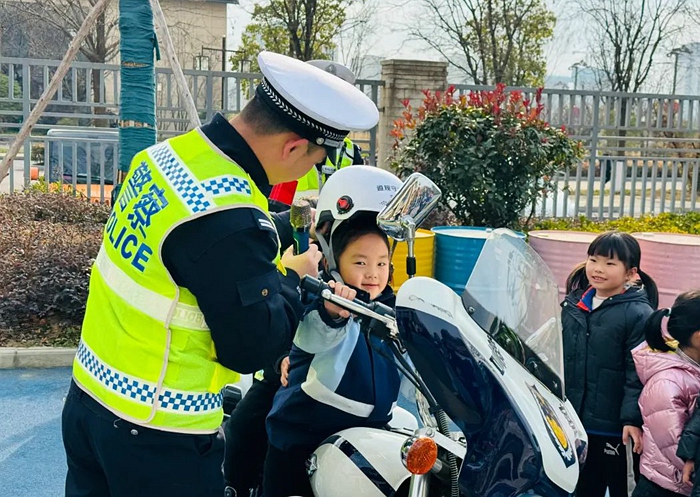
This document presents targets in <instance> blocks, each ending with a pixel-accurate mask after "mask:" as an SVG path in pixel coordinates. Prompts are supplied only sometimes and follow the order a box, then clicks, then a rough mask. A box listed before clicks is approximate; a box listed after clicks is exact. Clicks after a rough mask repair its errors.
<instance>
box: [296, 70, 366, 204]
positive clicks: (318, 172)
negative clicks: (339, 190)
mask: <svg viewBox="0 0 700 497" xmlns="http://www.w3.org/2000/svg"><path fill="white" fill-rule="evenodd" d="M308 64H311V65H313V66H315V67H318V68H319V69H323V70H324V71H326V72H328V73H330V74H334V75H335V76H338V77H339V78H340V79H342V80H343V81H347V82H348V83H350V84H351V85H354V84H355V74H354V73H353V72H352V71H351V70H350V69H349V68H347V67H345V66H344V65H342V64H338V63H337V62H333V61H330V60H310V61H308ZM336 112H339V113H342V112H345V109H343V108H342V107H337V108H336ZM364 163H365V161H364V159H363V158H362V149H361V148H360V147H359V146H358V145H356V144H355V143H354V142H353V141H352V140H351V139H350V138H347V137H346V138H345V140H344V141H343V144H342V146H341V147H340V148H339V149H337V150H334V151H332V153H329V154H328V157H327V158H326V160H325V161H323V162H320V163H319V164H316V167H315V168H313V169H311V170H310V171H309V172H308V173H306V174H305V175H304V176H303V177H301V178H300V179H299V182H298V183H297V189H296V193H295V194H294V197H295V198H301V197H310V196H315V197H318V194H319V192H320V191H321V188H322V187H323V184H324V183H325V182H326V180H327V179H328V177H329V176H330V175H331V174H333V173H334V172H335V171H337V170H338V169H340V168H342V167H347V166H352V165H358V164H359V165H361V164H364Z"/></svg>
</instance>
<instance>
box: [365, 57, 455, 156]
mask: <svg viewBox="0 0 700 497" xmlns="http://www.w3.org/2000/svg"><path fill="white" fill-rule="evenodd" d="M381 64H382V80H383V81H384V87H383V88H382V89H381V97H380V99H379V108H380V109H382V110H383V112H382V113H381V116H380V118H379V129H378V132H377V141H378V156H379V161H378V163H377V165H378V166H379V167H382V168H384V169H389V162H388V158H389V155H390V154H391V147H392V145H393V144H394V138H393V137H392V136H391V135H389V132H390V131H391V129H392V123H393V122H394V120H395V119H398V118H400V117H401V115H402V112H403V111H404V106H403V104H402V103H401V102H402V101H403V100H405V99H409V100H410V101H411V105H413V107H414V108H418V107H419V106H420V104H421V102H422V101H423V94H422V93H421V91H422V90H431V91H436V90H440V91H444V90H446V89H447V62H435V61H426V60H394V59H389V60H383V61H382V62H381Z"/></svg>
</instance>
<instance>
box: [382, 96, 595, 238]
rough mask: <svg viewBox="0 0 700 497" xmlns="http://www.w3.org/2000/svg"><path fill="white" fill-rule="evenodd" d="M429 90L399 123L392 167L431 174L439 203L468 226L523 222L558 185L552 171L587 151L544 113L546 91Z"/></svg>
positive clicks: (406, 103) (402, 172)
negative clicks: (463, 92)
mask: <svg viewBox="0 0 700 497" xmlns="http://www.w3.org/2000/svg"><path fill="white" fill-rule="evenodd" d="M424 95H425V98H424V100H423V104H422V106H421V107H420V108H419V109H417V110H416V111H414V110H413V108H412V107H411V104H410V102H409V101H404V106H405V107H406V110H405V112H404V114H403V118H402V119H399V120H396V121H395V122H394V129H393V130H392V135H393V136H394V137H395V138H396V143H395V146H394V155H393V158H392V166H393V167H394V168H395V169H396V170H397V171H398V173H399V174H400V175H401V176H404V175H406V174H410V173H412V172H414V171H418V172H421V173H423V174H425V175H426V176H428V177H429V178H430V179H431V180H433V181H434V182H435V184H436V185H437V186H438V187H440V189H441V190H442V197H441V198H440V204H441V206H442V207H443V209H445V210H448V211H451V212H452V214H453V215H454V217H455V218H456V220H457V222H459V223H461V224H463V225H476V226H491V227H495V228H498V227H502V226H507V227H517V226H518V225H519V223H520V218H521V216H522V213H523V211H528V212H529V211H530V210H531V209H532V206H534V205H535V202H536V201H537V200H538V199H539V198H541V196H542V195H544V194H547V193H548V192H551V191H552V190H553V188H554V185H553V183H552V177H553V176H554V173H556V172H557V171H560V170H563V169H566V168H569V167H574V166H575V165H576V164H577V163H578V161H579V160H580V159H581V157H582V155H583V147H582V146H581V144H580V143H578V142H576V141H574V140H572V139H570V138H569V137H568V135H567V134H566V132H565V131H564V130H563V129H558V128H554V127H551V126H550V125H549V124H548V123H547V122H545V121H544V120H543V119H542V112H543V108H544V106H543V105H542V103H541V90H538V91H537V93H536V95H535V98H534V100H533V101H530V100H528V99H527V98H525V97H524V95H523V93H522V92H519V91H513V92H506V91H505V86H504V85H498V86H497V87H496V89H495V90H493V91H479V92H472V93H470V94H469V96H465V95H462V96H459V97H458V96H455V89H454V87H451V88H449V89H448V90H447V91H446V92H444V93H440V92H436V93H435V94H433V93H431V92H429V91H425V92H424Z"/></svg>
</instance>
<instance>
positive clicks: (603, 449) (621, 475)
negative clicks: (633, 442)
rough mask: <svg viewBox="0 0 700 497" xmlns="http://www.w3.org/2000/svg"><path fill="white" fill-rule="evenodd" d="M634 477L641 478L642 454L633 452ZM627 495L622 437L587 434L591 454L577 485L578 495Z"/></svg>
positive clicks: (626, 496) (597, 496)
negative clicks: (640, 459)
mask: <svg viewBox="0 0 700 497" xmlns="http://www.w3.org/2000/svg"><path fill="white" fill-rule="evenodd" d="M634 474H635V479H638V478H639V456H638V455H637V454H634ZM608 489H609V490H610V497H628V496H629V493H628V489H627V453H626V452H625V446H624V445H623V444H622V437H621V436H620V437H607V436H601V435H591V434H589V435H588V455H587V456H586V464H584V466H583V471H582V472H581V474H580V475H579V479H578V485H577V486H576V497H605V493H606V491H607V490H608Z"/></svg>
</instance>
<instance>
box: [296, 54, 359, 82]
mask: <svg viewBox="0 0 700 497" xmlns="http://www.w3.org/2000/svg"><path fill="white" fill-rule="evenodd" d="M306 63H307V64H311V65H312V66H316V67H318V68H319V69H323V70H324V71H326V72H329V73H331V74H333V75H335V76H338V77H339V78H340V79H342V80H343V81H347V82H348V83H350V84H351V85H354V84H355V73H354V72H352V71H351V70H350V69H349V68H347V67H345V66H344V65H343V64H338V63H337V62H333V61H332V60H321V59H314V60H309V61H307V62H306Z"/></svg>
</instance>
